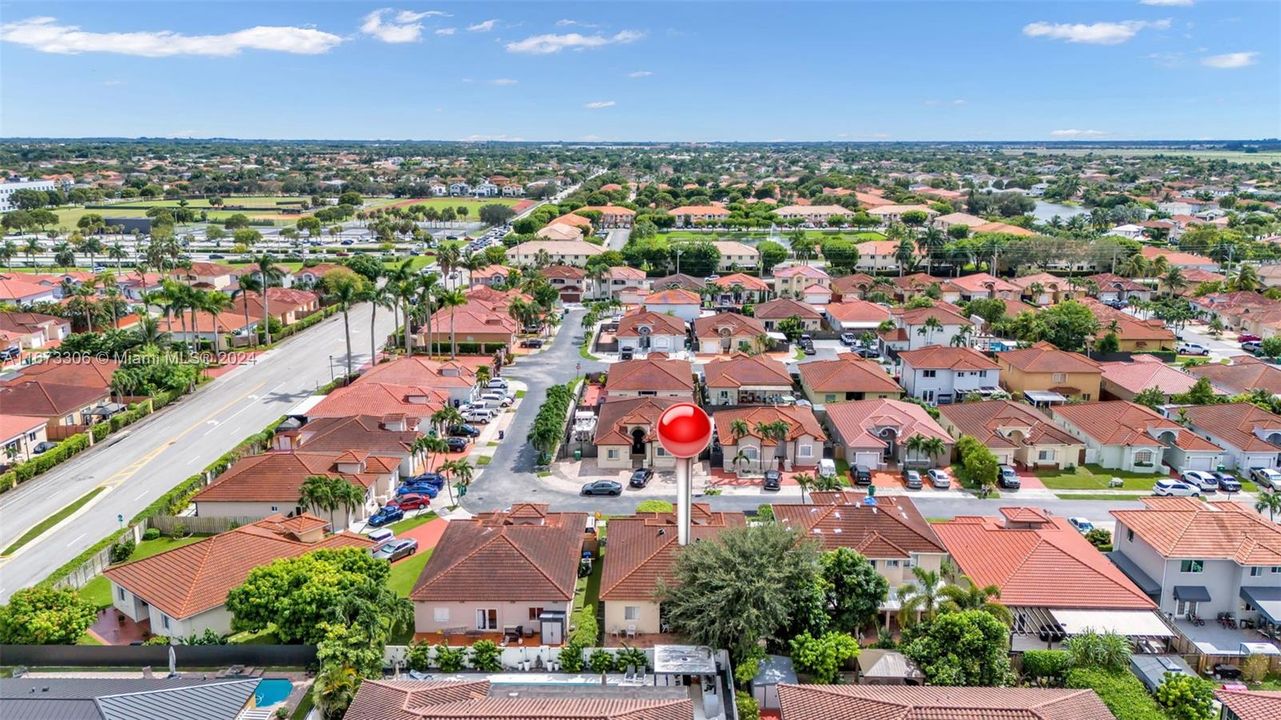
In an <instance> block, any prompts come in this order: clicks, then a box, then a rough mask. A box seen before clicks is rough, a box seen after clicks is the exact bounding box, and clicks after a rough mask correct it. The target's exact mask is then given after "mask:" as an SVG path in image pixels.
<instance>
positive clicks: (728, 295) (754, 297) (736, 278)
mask: <svg viewBox="0 0 1281 720" xmlns="http://www.w3.org/2000/svg"><path fill="white" fill-rule="evenodd" d="M712 285H714V286H716V295H715V297H713V298H712V301H713V302H714V303H715V304H717V305H733V306H738V305H744V304H747V303H758V302H762V301H764V300H765V298H767V297H768V296H769V289H770V288H769V283H767V282H765V281H764V280H762V279H760V278H758V277H754V276H752V275H744V274H743V273H732V274H730V275H723V276H721V277H718V278H716V279H715V280H713V281H712Z"/></svg>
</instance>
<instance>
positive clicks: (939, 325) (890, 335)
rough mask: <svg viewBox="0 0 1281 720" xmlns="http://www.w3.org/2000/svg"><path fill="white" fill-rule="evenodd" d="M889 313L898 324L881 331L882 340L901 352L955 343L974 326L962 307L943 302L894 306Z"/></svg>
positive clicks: (886, 344) (887, 345) (892, 348)
mask: <svg viewBox="0 0 1281 720" xmlns="http://www.w3.org/2000/svg"><path fill="white" fill-rule="evenodd" d="M890 315H891V317H892V319H893V320H894V324H895V325H896V326H897V327H895V328H894V329H893V330H890V331H888V332H883V333H881V342H882V343H883V344H884V345H885V346H886V347H887V348H889V349H891V350H895V351H898V352H903V351H904V350H917V349H920V348H923V347H928V346H930V345H952V344H953V343H957V342H960V340H958V338H961V339H963V338H964V333H967V332H969V331H970V330H971V329H972V328H973V324H972V323H971V322H970V320H969V318H967V317H965V315H964V314H962V313H961V311H960V309H959V308H957V307H956V306H954V305H947V304H944V303H940V304H937V305H934V306H933V307H926V308H916V309H912V310H906V309H901V308H895V309H894V310H891V311H890Z"/></svg>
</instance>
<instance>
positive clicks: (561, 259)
mask: <svg viewBox="0 0 1281 720" xmlns="http://www.w3.org/2000/svg"><path fill="white" fill-rule="evenodd" d="M603 252H605V248H603V247H601V246H600V245H593V244H592V243H589V242H587V241H585V240H530V241H528V242H523V243H520V244H519V245H514V246H512V247H509V248H507V261H508V262H509V263H511V264H512V265H533V264H534V263H535V262H537V261H538V256H539V253H546V254H547V260H548V261H549V262H550V263H551V264H555V265H573V266H575V267H582V266H584V265H586V264H587V261H588V260H590V259H592V258H593V257H595V256H597V255H600V254H601V253H603Z"/></svg>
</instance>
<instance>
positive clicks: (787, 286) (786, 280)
mask: <svg viewBox="0 0 1281 720" xmlns="http://www.w3.org/2000/svg"><path fill="white" fill-rule="evenodd" d="M831 285H832V278H831V276H830V275H828V274H827V273H826V272H824V270H823V269H822V268H819V267H815V266H813V265H788V266H785V267H776V268H774V293H775V294H776V295H778V296H779V297H790V298H797V299H800V298H803V297H804V296H805V295H806V294H807V292H808V291H810V288H812V287H814V286H818V287H819V288H823V289H826V290H827V291H828V293H829V294H830V293H831Z"/></svg>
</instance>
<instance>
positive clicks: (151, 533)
mask: <svg viewBox="0 0 1281 720" xmlns="http://www.w3.org/2000/svg"><path fill="white" fill-rule="evenodd" d="M159 537H160V528H147V529H146V530H144V531H143V532H142V539H143V540H155V539H157V538H159Z"/></svg>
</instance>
